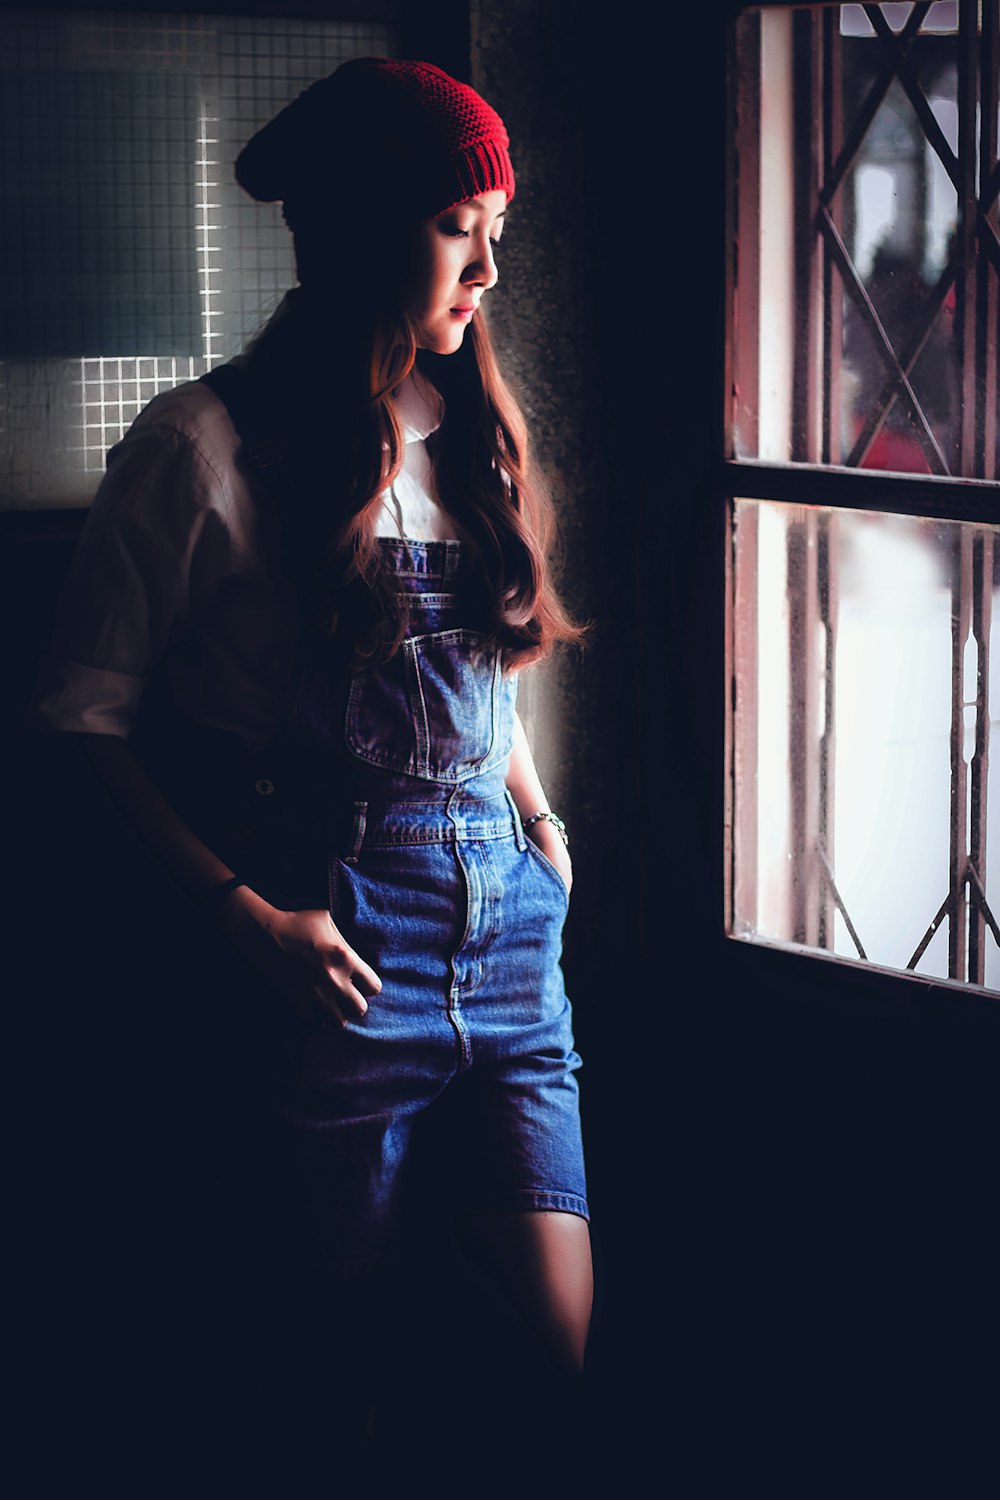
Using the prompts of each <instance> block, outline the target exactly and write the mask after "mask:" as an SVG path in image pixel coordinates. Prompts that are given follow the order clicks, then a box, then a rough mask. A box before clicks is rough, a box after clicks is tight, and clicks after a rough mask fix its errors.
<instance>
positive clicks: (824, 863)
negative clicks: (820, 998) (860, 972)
mask: <svg viewBox="0 0 1000 1500" xmlns="http://www.w3.org/2000/svg"><path fill="white" fill-rule="evenodd" d="M816 854H817V856H818V858H819V864H820V869H821V870H822V871H823V874H824V875H825V876H826V883H827V885H828V886H829V887H830V895H831V896H832V897H833V904H834V906H835V907H836V908H837V910H838V911H839V912H840V915H841V916H842V917H843V919H844V925H845V926H846V928H847V930H848V932H849V933H850V935H851V942H852V943H853V944H854V946H855V948H857V950H858V957H859V958H863V959H864V960H865V962H866V963H867V962H868V954H867V953H866V952H865V950H864V948H863V947H862V946H861V939H860V938H859V937H858V932H857V928H856V927H855V925H854V923H853V922H852V921H851V916H850V913H849V912H848V910H847V907H846V906H845V905H844V899H843V897H842V896H841V894H840V892H839V891H838V889H837V882H836V881H835V880H834V878H833V871H832V870H831V869H830V862H829V860H828V859H827V857H826V851H825V850H824V848H823V845H822V844H821V843H819V842H817V844H816Z"/></svg>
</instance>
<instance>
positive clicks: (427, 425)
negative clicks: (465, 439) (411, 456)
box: [393, 369, 444, 443]
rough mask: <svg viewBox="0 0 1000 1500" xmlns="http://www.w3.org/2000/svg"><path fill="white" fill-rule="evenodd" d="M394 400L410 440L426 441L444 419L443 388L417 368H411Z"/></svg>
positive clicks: (405, 439)
mask: <svg viewBox="0 0 1000 1500" xmlns="http://www.w3.org/2000/svg"><path fill="white" fill-rule="evenodd" d="M393 400H394V401H395V403H396V411H397V414H398V416H399V421H400V425H401V426H402V429H403V441H404V442H406V443H422V442H423V440H424V438H426V437H430V435H431V433H432V432H436V431H437V429H438V428H439V427H440V426H441V423H442V422H443V421H444V399H443V397H442V395H441V393H440V391H439V390H438V389H437V388H436V387H435V386H433V385H432V384H431V382H430V381H429V380H428V379H427V377H426V376H425V375H421V373H420V371H419V370H417V369H413V370H411V371H410V373H409V375H407V377H406V379H405V380H403V381H402V382H401V383H400V384H399V385H398V386H397V387H396V390H395V393H394V395H393Z"/></svg>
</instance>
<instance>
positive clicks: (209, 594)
mask: <svg viewBox="0 0 1000 1500" xmlns="http://www.w3.org/2000/svg"><path fill="white" fill-rule="evenodd" d="M396 403H397V410H398V412H399V415H400V418H401V421H402V426H403V436H404V439H405V446H404V453H403V465H402V469H401V471H400V473H399V475H398V476H397V479H396V481H395V484H394V485H393V487H392V493H387V494H386V495H385V496H384V500H383V510H382V514H381V516H380V518H379V521H378V522H377V526H376V530H377V532H378V533H379V534H380V535H388V536H399V535H400V534H401V533H402V534H404V535H406V536H408V537H411V538H413V539H415V540H425V541H426V540H441V539H447V538H455V537H458V538H460V537H461V531H460V529H459V528H458V527H457V525H456V523H455V522H453V521H452V520H451V518H450V517H449V516H448V514H447V513H446V512H445V511H444V510H443V509H442V508H441V506H440V504H439V503H438V500H437V496H436V493H435V487H434V477H433V472H432V468H431V463H430V458H429V455H428V453H427V448H426V443H425V439H426V438H427V437H428V436H429V434H430V433H431V432H434V431H435V430H436V429H437V428H438V427H439V426H440V424H441V421H442V418H443V415H444V403H443V401H442V399H441V396H440V395H439V393H438V392H437V391H436V390H435V388H434V387H433V386H432V385H431V384H430V382H429V381H427V380H426V379H424V377H422V376H421V375H419V374H418V373H417V372H416V371H414V372H413V373H412V374H411V375H409V376H407V378H406V380H405V381H404V382H403V384H402V385H401V386H400V388H399V390H398V392H397V393H396ZM268 498H269V497H268V496H267V494H266V492H265V491H264V489H263V481H262V479H261V478H260V476H259V475H258V474H257V472H256V471H255V470H253V469H252V468H251V467H250V466H249V465H248V464H247V462H246V460H245V458H244V456H243V454H242V453H241V451H240V440H239V437H238V435H237V433H236V430H235V428H234V427H233V424H232V421H231V420H230V417H229V413H228V411H227V410H226V408H225V406H224V405H223V403H222V402H221V401H220V399H219V398H218V396H216V394H215V393H214V392H213V391H211V390H210V389H209V388H208V386H206V385H205V384H203V383H202V382H201V381H197V380H196V381H188V382H185V383H184V384H182V385H179V386H177V387H175V388H174V389H173V390H171V391H165V392H163V393H162V394H161V395H159V396H156V397H154V399H153V400H152V401H151V402H150V403H149V405H148V406H146V407H145V408H144V409H143V411H141V412H140V414H139V416H138V417H137V418H136V420H135V421H134V422H133V423H132V426H131V427H130V428H129V430H128V432H127V433H126V434H125V436H124V438H123V439H122V440H121V442H120V443H117V444H116V445H115V447H114V448H112V449H111V451H110V453H109V454H108V463H107V472H106V473H105V476H104V478H103V480H102V481H101V484H100V487H99V488H98V491H97V494H96V496H95V497H94V502H93V505H92V507H91V511H90V514H89V516H88V517H87V521H86V523H85V525H84V528H83V533H82V535H81V539H80V545H79V547H78V549H77V553H76V556H75V557H74V560H73V564H72V567H71V569H70V573H69V577H68V580H67V583H66V587H65V589H64V592H63V596H62V600H61V604H60V607H59V610H58V613H57V618H56V623H55V628H54V632H53V642H52V651H51V654H50V656H49V658H48V660H47V661H46V663H45V664H44V666H43V669H42V674H41V677H40V680H39V685H38V688H37V691H36V694H35V697H34V700H33V703H32V708H31V719H32V722H33V723H34V724H36V725H37V726H38V727H40V728H45V729H50V730H56V731H64V732H65V731H75V732H78V733H97V734H114V735H118V736H121V737H123V738H124V737H127V736H128V734H129V732H130V729H131V727H132V725H133V723H134V721H135V716H136V713H137V711H138V707H139V702H140V699H141V697H142V693H143V689H144V687H145V684H146V681H147V680H148V678H149V676H150V674H151V673H153V672H154V671H158V672H160V673H161V674H163V676H164V677H165V678H166V681H167V686H168V690H169V693H170V696H171V697H172V699H173V701H174V702H175V703H176V704H177V706H178V707H179V708H180V709H181V710H182V711H183V712H185V713H187V714H188V715H189V716H190V717H192V718H193V719H194V720H195V721H196V722H199V723H202V724H205V725H206V726H208V727H211V728H216V729H222V730H228V731H232V732H234V733H236V734H238V735H239V736H240V737H241V738H243V739H245V740H247V741H248V742H250V743H255V742H261V741H266V740H267V739H269V738H270V737H271V736H272V735H273V733H274V732H275V731H276V730H277V729H278V728H279V727H280V725H281V723H282V722H283V720H284V718H285V716H286V714H287V712H288V709H289V707H290V696H291V693H292V691H293V684H294V682H295V678H296V670H297V664H298V623H297V619H298V617H297V611H296V609H295V607H294V601H292V600H291V599H290V597H289V593H288V586H287V583H286V582H285V581H284V579H283V578H282V577H281V576H280V574H279V570H278V569H277V567H276V566H275V558H276V556H277V551H278V548H277V538H276V536H275V535H274V532H273V525H274V521H273V515H272V512H271V510H270V507H269V505H268V503H267V502H268Z"/></svg>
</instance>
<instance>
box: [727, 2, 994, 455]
mask: <svg viewBox="0 0 1000 1500" xmlns="http://www.w3.org/2000/svg"><path fill="white" fill-rule="evenodd" d="M981 24H982V23H981V20H979V19H977V17H976V15H975V11H974V10H972V11H969V10H967V11H966V12H965V13H964V15H963V19H962V25H971V26H973V27H975V28H976V30H975V35H974V36H973V37H972V38H971V43H972V45H971V46H966V45H965V42H966V38H964V37H963V36H962V35H961V34H960V30H959V15H958V7H957V6H956V5H946V4H938V5H932V6H927V5H905V6H902V5H891V4H886V5H882V6H881V7H875V6H869V7H866V8H865V9H864V10H862V9H861V8H860V7H858V6H840V7H825V8H820V7H815V8H808V7H790V6H789V7H786V6H780V7H779V6H775V7H769V8H767V9H761V10H750V11H747V12H745V13H743V14H742V16H741V18H740V20H739V23H738V25H737V74H738V93H737V128H736V132H735V146H734V162H733V179H734V210H735V229H736V234H735V244H734V254H733V256H732V264H733V266H734V277H733V300H732V315H733V316H732V329H731V334H732V337H731V345H732V350H733V382H732V391H733V410H732V413H731V425H730V440H731V451H732V453H733V455H734V456H735V457H737V458H744V457H757V458H762V459H768V460H772V461H777V462H788V461H792V462H807V463H829V464H843V465H847V466H848V467H854V468H857V467H865V468H874V469H887V470H893V471H900V472H917V473H934V474H943V475H947V474H955V475H964V476H969V477H979V478H994V477H996V475H997V474H998V473H1000V446H998V445H1000V435H998V423H997V405H998V394H997V366H998V342H1000V291H998V276H1000V232H998V223H1000V220H998V202H997V198H998V189H1000V177H998V173H997V168H996V136H997V130H996V114H997V88H996V77H997V73H998V70H1000V55H998V54H1000V42H998V39H997V36H996V34H995V28H989V29H988V30H987V31H983V30H981ZM986 110H988V111H989V114H988V116H986V115H984V111H986ZM977 122H978V123H977ZM987 123H989V125H990V128H988V129H987V128H985V127H986V124H987Z"/></svg>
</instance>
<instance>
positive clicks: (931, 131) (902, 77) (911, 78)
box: [865, 5, 960, 192]
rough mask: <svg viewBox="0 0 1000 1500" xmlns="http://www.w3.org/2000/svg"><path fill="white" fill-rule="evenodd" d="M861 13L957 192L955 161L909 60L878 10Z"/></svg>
mask: <svg viewBox="0 0 1000 1500" xmlns="http://www.w3.org/2000/svg"><path fill="white" fill-rule="evenodd" d="M865 12H866V14H868V13H870V14H869V19H870V20H871V23H872V25H873V26H874V28H875V34H876V36H877V37H878V39H879V41H880V42H881V43H882V46H883V47H884V48H885V49H886V53H887V56H890V57H892V58H893V59H894V66H895V71H896V77H897V78H898V79H899V81H900V83H901V84H902V85H903V88H904V90H905V92H906V96H907V98H908V99H909V101H910V103H911V104H912V105H913V109H914V112H915V114H916V116H917V119H918V120H919V121H920V124H921V127H922V129H923V132H924V134H925V135H926V137H927V139H928V141H929V142H930V144H931V145H932V146H933V147H934V150H935V151H936V152H937V154H938V156H939V157H940V158H941V165H942V166H943V167H944V169H945V171H946V172H947V173H948V176H949V177H950V178H951V181H952V186H953V187H954V189H955V191H956V192H959V190H960V187H959V166H958V157H957V156H956V155H955V153H954V151H953V150H952V149H951V147H950V146H949V145H948V142H947V140H946V139H945V134H944V131H943V130H942V129H941V126H940V125H939V124H938V122H937V118H936V116H935V114H934V111H933V110H932V109H931V107H930V105H929V104H928V102H927V96H926V95H925V93H924V91H923V89H922V88H921V87H920V84H919V82H918V81H917V76H916V73H915V72H914V69H913V59H912V58H911V57H909V56H908V55H907V54H906V53H905V52H903V51H902V49H901V48H900V47H899V45H898V38H897V36H896V34H895V32H894V31H893V30H892V28H891V26H890V25H889V23H888V21H887V20H886V19H885V17H884V16H883V14H882V12H881V10H880V9H879V8H878V6H876V5H871V6H868V5H866V6H865ZM912 18H913V17H912V14H911V17H910V19H911V20H912Z"/></svg>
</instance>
